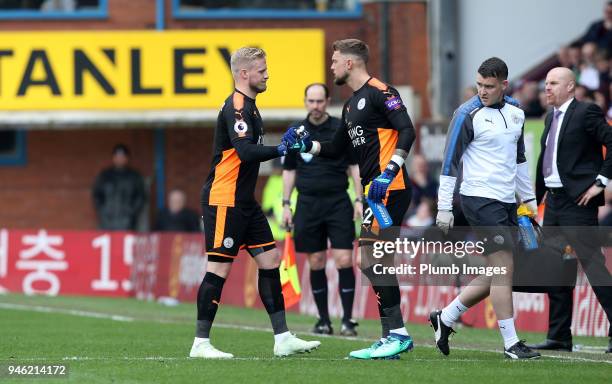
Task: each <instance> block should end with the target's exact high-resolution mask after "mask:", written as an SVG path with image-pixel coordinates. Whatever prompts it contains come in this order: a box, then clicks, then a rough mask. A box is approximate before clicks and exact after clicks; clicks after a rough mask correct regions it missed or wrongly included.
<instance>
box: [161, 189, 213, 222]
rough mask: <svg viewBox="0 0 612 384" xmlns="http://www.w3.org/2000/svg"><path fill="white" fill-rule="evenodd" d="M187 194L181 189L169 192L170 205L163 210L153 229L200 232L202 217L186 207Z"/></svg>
mask: <svg viewBox="0 0 612 384" xmlns="http://www.w3.org/2000/svg"><path fill="white" fill-rule="evenodd" d="M186 202H187V196H186V195H185V192H183V191H181V190H180V189H173V190H172V191H170V193H169V194H168V206H167V207H165V208H164V209H162V210H161V212H160V213H159V215H158V216H157V221H156V223H155V227H154V228H153V230H155V231H173V232H199V231H200V230H201V227H200V217H199V216H198V214H197V213H196V212H195V211H194V210H192V209H189V208H187V207H186Z"/></svg>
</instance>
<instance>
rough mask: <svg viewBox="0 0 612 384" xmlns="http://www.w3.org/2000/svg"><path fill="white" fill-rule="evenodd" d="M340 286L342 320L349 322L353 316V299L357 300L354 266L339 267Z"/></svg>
mask: <svg viewBox="0 0 612 384" xmlns="http://www.w3.org/2000/svg"><path fill="white" fill-rule="evenodd" d="M338 280H339V282H338V288H339V290H340V300H341V301H342V310H343V316H342V321H344V322H347V321H349V320H350V319H351V318H352V317H353V301H354V300H355V272H354V271H353V267H347V268H340V269H338Z"/></svg>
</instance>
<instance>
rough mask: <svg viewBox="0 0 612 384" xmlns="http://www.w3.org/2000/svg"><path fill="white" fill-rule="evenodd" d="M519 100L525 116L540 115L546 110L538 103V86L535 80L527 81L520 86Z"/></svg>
mask: <svg viewBox="0 0 612 384" xmlns="http://www.w3.org/2000/svg"><path fill="white" fill-rule="evenodd" d="M519 101H520V103H521V106H522V107H523V110H524V111H525V117H527V118H530V117H536V118H539V117H542V115H543V114H544V112H546V110H545V109H544V107H542V104H540V99H539V86H538V83H537V82H535V81H527V82H525V84H523V86H522V87H521V91H520V97H519Z"/></svg>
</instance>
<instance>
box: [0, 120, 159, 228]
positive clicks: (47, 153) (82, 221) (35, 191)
mask: <svg viewBox="0 0 612 384" xmlns="http://www.w3.org/2000/svg"><path fill="white" fill-rule="evenodd" d="M117 143H125V144H126V145H128V146H129V147H130V149H131V152H132V166H133V167H134V168H136V169H138V170H139V171H140V172H142V174H143V175H144V176H148V177H152V176H153V162H154V159H153V131H152V130H145V129H141V130H127V129H121V130H119V129H117V130H45V131H29V132H28V134H27V157H28V160H27V164H26V165H25V166H23V167H4V166H2V167H0V180H2V182H1V185H2V187H0V227H5V228H40V227H46V228H50V229H62V228H63V229H94V228H96V220H95V213H94V209H93V204H92V200H91V186H92V184H93V182H94V179H95V177H96V175H97V174H98V172H99V171H100V170H101V169H102V168H104V167H107V166H109V165H110V159H111V151H112V148H113V147H114V146H115V144H117Z"/></svg>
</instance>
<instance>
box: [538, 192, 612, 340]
mask: <svg viewBox="0 0 612 384" xmlns="http://www.w3.org/2000/svg"><path fill="white" fill-rule="evenodd" d="M555 191H556V192H551V191H548V193H547V197H546V210H545V213H544V227H547V226H559V227H580V226H597V225H598V222H597V207H590V206H588V207H582V206H579V205H577V204H576V203H575V202H574V200H573V199H572V198H571V197H570V196H569V195H567V194H566V193H565V192H564V191H563V190H559V191H557V190H555ZM563 233H564V235H565V238H566V239H567V241H568V242H569V244H570V245H571V246H572V248H574V250H575V251H576V256H577V257H578V261H579V262H580V264H581V266H582V269H583V270H584V271H585V273H586V276H587V278H588V279H589V283H590V284H591V286H592V287H593V291H594V292H595V296H597V300H598V301H599V303H600V304H601V306H602V307H603V309H604V311H605V312H606V315H607V316H608V321H610V323H611V324H612V277H611V276H610V272H609V271H608V269H607V268H606V265H605V258H604V256H603V254H602V253H601V248H600V247H599V245H597V243H596V242H595V243H594V242H592V241H590V239H589V238H588V236H580V233H578V234H577V233H576V231H571V230H568V231H563ZM573 290H574V287H558V288H556V289H552V290H551V293H549V294H548V299H549V300H550V311H549V313H548V335H547V338H548V339H550V340H557V341H571V340H572V332H571V330H570V327H571V325H572V307H573ZM608 336H610V337H612V325H611V326H610V329H609V331H608Z"/></svg>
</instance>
